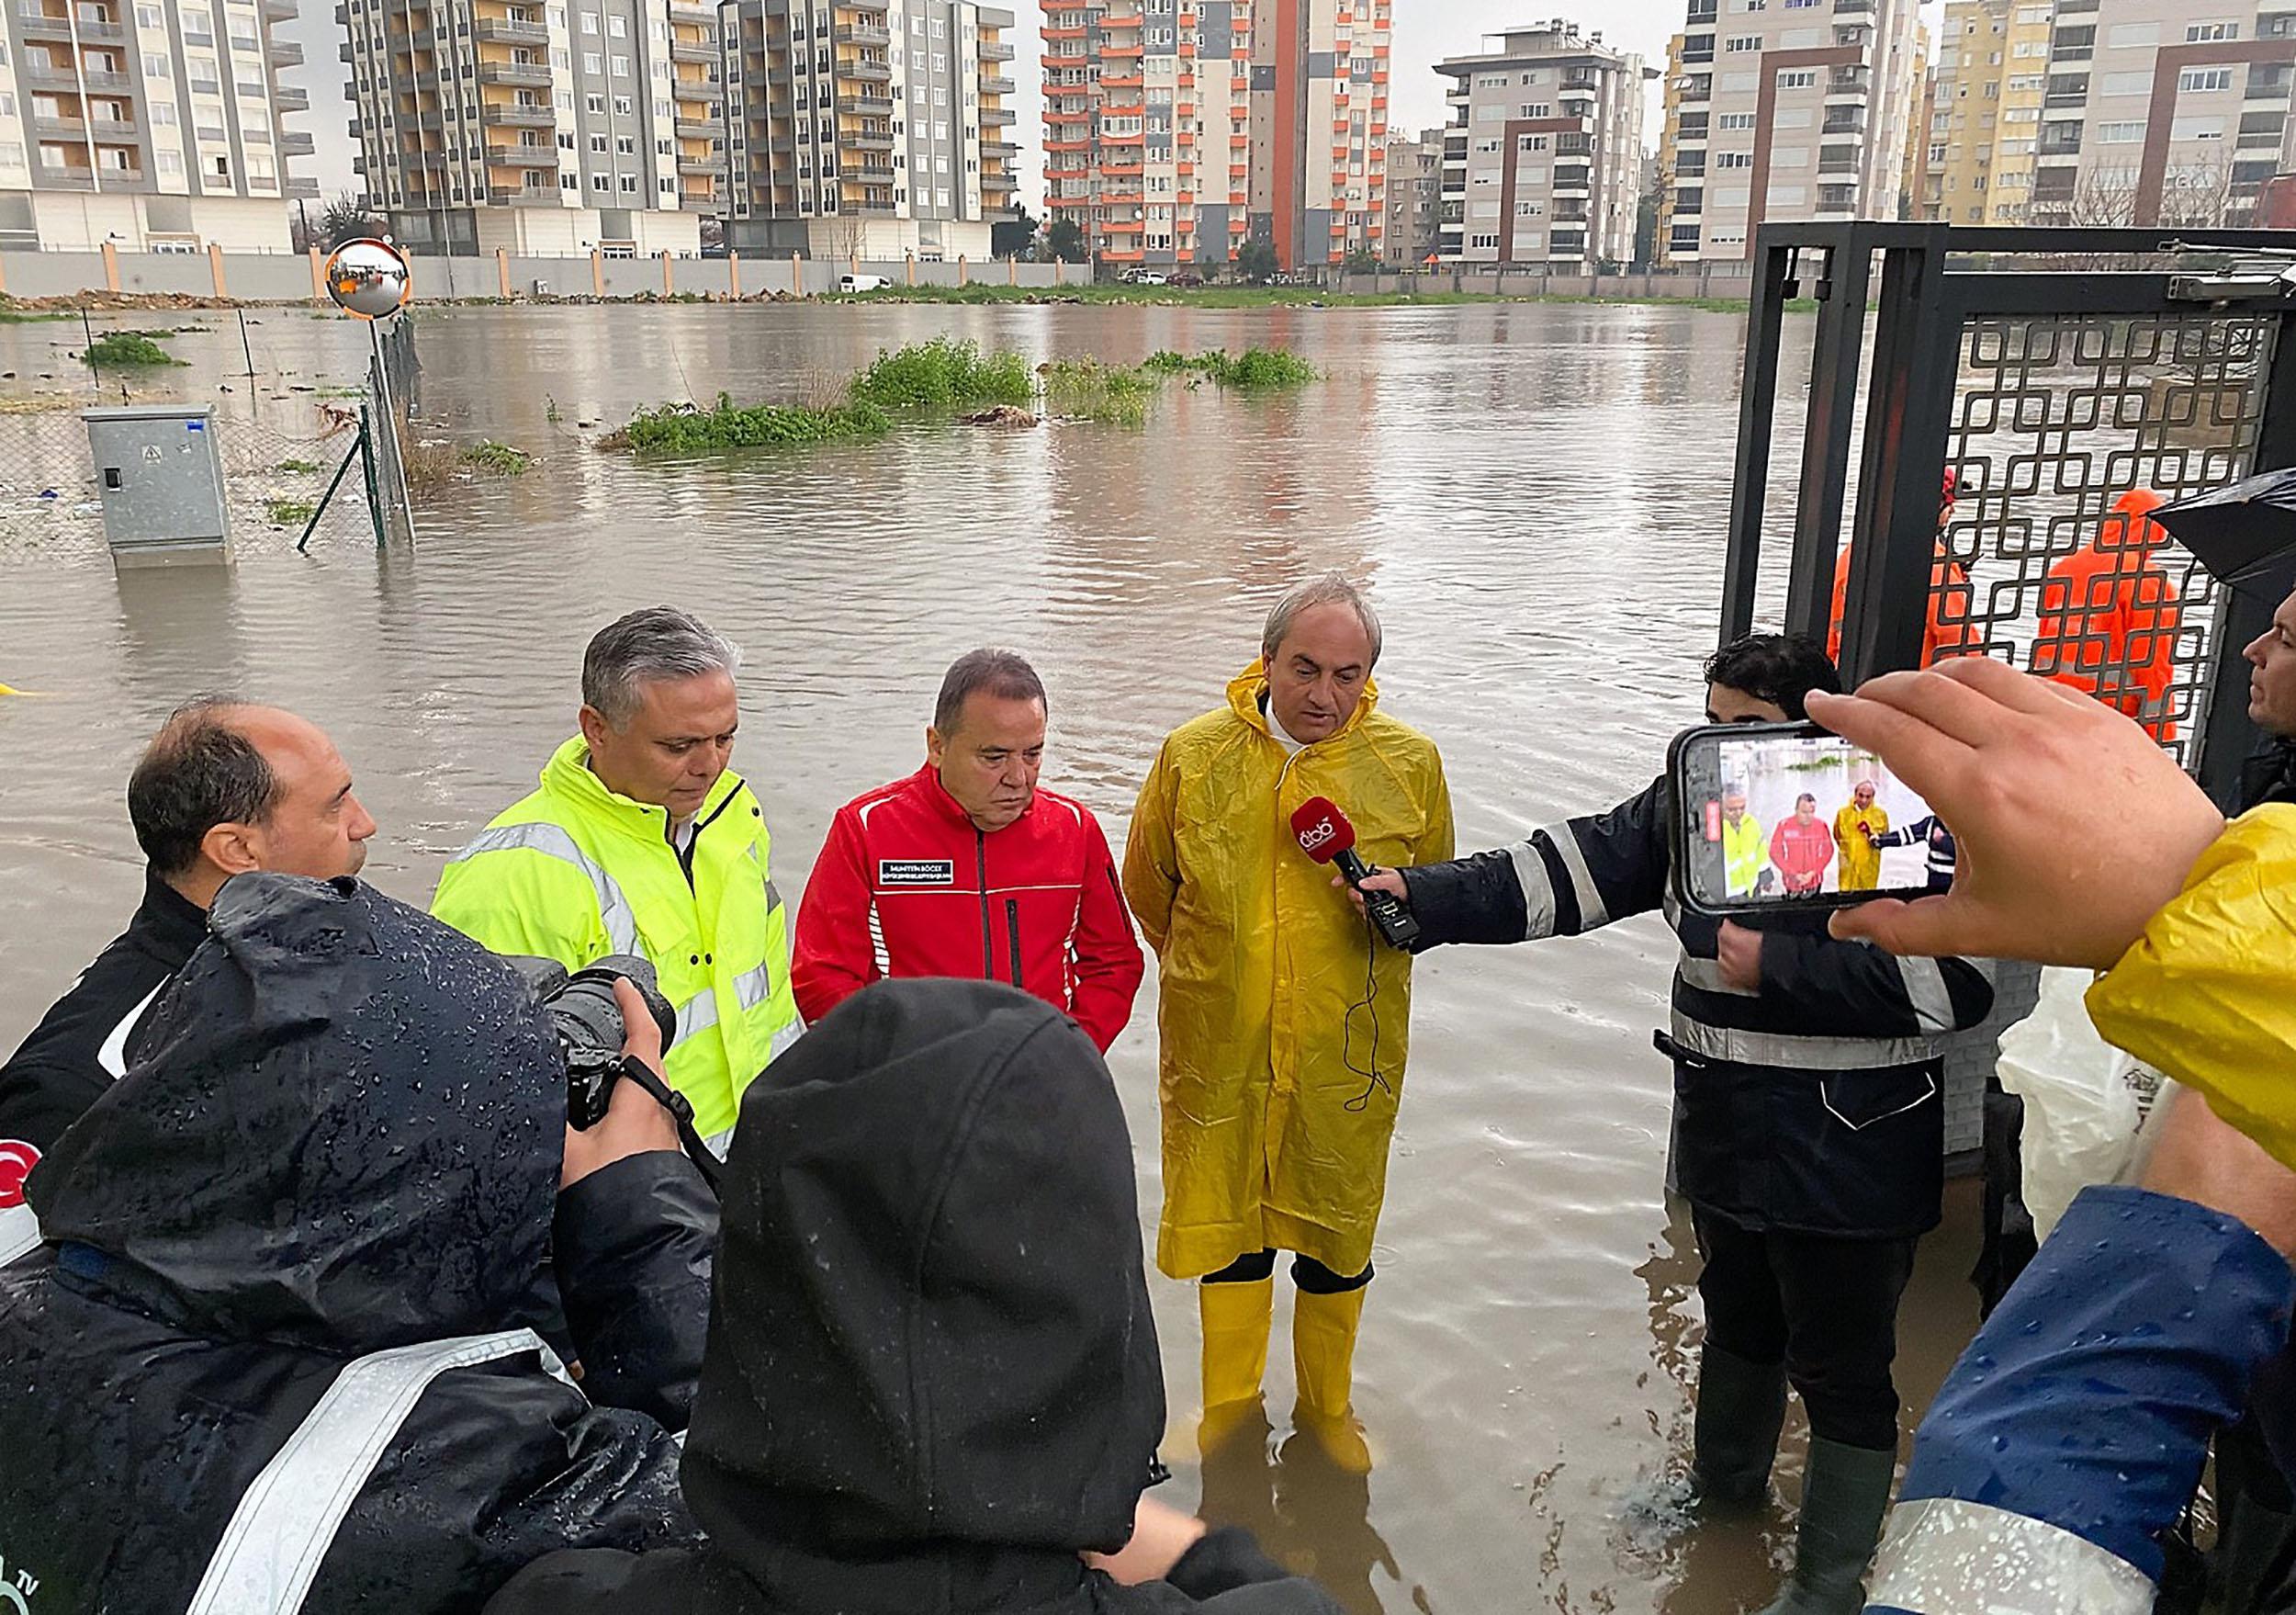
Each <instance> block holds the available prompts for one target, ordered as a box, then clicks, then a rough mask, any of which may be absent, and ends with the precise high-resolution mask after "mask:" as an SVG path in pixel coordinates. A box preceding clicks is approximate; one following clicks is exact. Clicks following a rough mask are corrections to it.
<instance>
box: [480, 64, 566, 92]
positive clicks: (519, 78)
mask: <svg viewBox="0 0 2296 1615" xmlns="http://www.w3.org/2000/svg"><path fill="white" fill-rule="evenodd" d="M478 82H479V83H480V84H482V85H531V86H532V87H534V88H535V89H542V90H546V89H548V88H549V87H550V69H549V66H548V65H547V64H546V63H544V62H480V63H478Z"/></svg>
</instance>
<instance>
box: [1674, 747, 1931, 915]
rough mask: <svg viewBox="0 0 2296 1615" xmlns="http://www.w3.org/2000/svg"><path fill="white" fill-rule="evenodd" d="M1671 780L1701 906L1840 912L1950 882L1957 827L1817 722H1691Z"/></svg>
mask: <svg viewBox="0 0 2296 1615" xmlns="http://www.w3.org/2000/svg"><path fill="white" fill-rule="evenodd" d="M1673 776H1674V792H1673V796H1674V804H1675V811H1676V819H1677V822H1676V827H1675V833H1676V838H1677V845H1676V847H1675V877H1676V884H1677V888H1678V890H1679V892H1680V895H1681V896H1682V898H1683V901H1684V902H1686V903H1687V904H1688V905H1689V906H1690V907H1692V908H1694V909H1701V910H1704V911H1705V912H1708V913H1722V914H1728V913H1742V912H1745V911H1747V910H1750V909H1765V908H1777V907H1784V906H1787V905H1795V904H1801V905H1809V906H1814V907H1822V908H1840V907H1841V906H1843V905H1845V904H1849V903H1858V902H1864V901H1867V900H1869V899H1871V898H1918V897H1922V896H1925V895H1927V894H1929V893H1930V892H1932V891H1936V890H1940V889H1942V887H1944V886H1946V885H1950V864H1951V858H1952V853H1951V848H1952V837H1951V832H1950V831H1947V830H1944V828H1943V826H1942V825H1941V823H1940V822H1939V821H1938V819H1937V818H1936V816H1935V815H1934V814H1932V813H1930V809H1929V807H1928V805H1927V804H1926V803H1924V802H1923V801H1922V800H1921V798H1920V797H1919V796H1916V795H1914V793H1913V791H1912V790H1911V789H1910V788H1909V787H1908V785H1906V784H1905V783H1904V782H1903V781H1901V780H1899V779H1898V778H1897V777H1896V775H1894V774H1891V773H1890V772H1889V770H1888V769H1887V768H1886V767H1885V766H1884V765H1883V764H1882V762H1881V761H1880V760H1879V759H1878V758H1876V757H1874V755H1873V754H1872V753H1871V752H1868V751H1862V750H1860V749H1859V748H1858V747H1856V746H1853V745H1852V744H1851V743H1850V742H1849V741H1848V740H1843V739H1841V737H1840V736H1839V735H1832V734H1828V733H1827V732H1826V731H1825V730H1823V729H1821V728H1818V727H1817V726H1816V725H1814V724H1737V725H1727V726H1722V727H1716V728H1700V729H1693V730H1691V731H1690V732H1689V733H1688V734H1686V735H1684V736H1683V737H1682V739H1680V740H1677V741H1676V742H1675V745H1674V757H1673ZM1941 858H1942V859H1943V861H1944V869H1943V871H1942V872H1941V869H1940V866H1939V865H1940V859H1941ZM1941 875H1942V877H1941Z"/></svg>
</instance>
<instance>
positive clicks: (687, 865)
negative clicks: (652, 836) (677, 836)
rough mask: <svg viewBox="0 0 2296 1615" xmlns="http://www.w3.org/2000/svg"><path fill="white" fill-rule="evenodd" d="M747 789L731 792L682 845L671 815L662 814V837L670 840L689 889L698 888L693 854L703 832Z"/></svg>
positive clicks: (690, 890)
mask: <svg viewBox="0 0 2296 1615" xmlns="http://www.w3.org/2000/svg"><path fill="white" fill-rule="evenodd" d="M747 789H748V785H747V784H745V785H743V786H742V787H741V790H737V791H733V792H731V793H729V794H728V795H727V796H726V799H725V800H724V801H723V802H720V803H719V804H718V805H717V811H716V812H715V813H713V814H711V815H710V816H709V817H708V818H707V819H703V821H702V822H701V823H699V824H697V825H695V826H694V827H693V833H692V835H690V836H688V837H686V844H685V845H684V846H682V847H681V846H680V845H678V843H677V841H675V840H674V839H673V827H672V826H671V824H670V815H669V814H667V813H664V814H663V815H662V821H661V831H662V839H663V840H664V841H669V842H670V855H671V856H673V857H674V858H676V859H677V860H678V867H679V869H680V870H681V871H682V872H683V873H684V875H685V877H686V890H687V891H689V892H692V891H694V890H695V889H696V888H695V887H694V884H693V854H694V851H695V849H697V848H698V847H700V846H701V844H702V832H703V830H707V829H709V827H710V826H711V825H713V824H715V823H716V822H717V821H718V820H719V819H723V818H724V817H725V816H726V808H730V807H732V806H733V805H734V802H735V800H736V798H737V797H738V796H740V795H741V791H742V790H747Z"/></svg>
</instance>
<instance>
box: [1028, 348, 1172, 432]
mask: <svg viewBox="0 0 2296 1615" xmlns="http://www.w3.org/2000/svg"><path fill="white" fill-rule="evenodd" d="M1042 375H1043V378H1044V405H1045V408H1046V409H1047V410H1048V411H1049V412H1052V413H1053V414H1056V415H1065V416H1067V417H1069V418H1070V419H1071V420H1078V421H1108V422H1112V423H1114V424H1118V425H1123V426H1137V425H1139V424H1141V423H1142V421H1144V420H1146V419H1147V418H1148V401H1149V399H1151V398H1152V397H1154V395H1155V391H1156V382H1157V378H1156V377H1155V376H1154V375H1151V374H1150V373H1149V371H1148V370H1147V369H1146V368H1145V367H1142V368H1140V369H1131V368H1128V367H1125V366H1122V365H1104V364H1102V363H1101V362H1100V361H1099V360H1097V359H1060V360H1056V361H1055V362H1053V363H1052V364H1050V365H1047V366H1045V367H1044V369H1043V372H1042Z"/></svg>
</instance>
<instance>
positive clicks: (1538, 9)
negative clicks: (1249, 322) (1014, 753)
mask: <svg viewBox="0 0 2296 1615" xmlns="http://www.w3.org/2000/svg"><path fill="white" fill-rule="evenodd" d="M301 6H302V11H301V15H300V16H298V17H297V18H296V20H295V21H294V22H293V23H291V24H288V25H287V26H286V28H285V32H286V34H287V38H289V39H291V40H296V41H298V43H300V44H301V45H302V47H303V52H304V64H303V65H302V66H301V67H299V68H289V69H288V70H287V73H286V74H285V77H286V79H287V83H289V84H291V85H302V86H303V87H304V88H305V89H307V90H309V91H310V97H311V109H310V112H309V113H308V114H306V115H303V116H299V117H298V118H296V119H294V120H293V121H292V122H291V123H290V124H289V125H288V127H290V128H296V129H304V130H310V133H311V136H312V139H313V141H314V142H315V143H316V145H317V146H318V149H319V150H318V158H317V164H316V168H315V169H313V168H310V167H306V168H304V169H303V170H302V172H305V173H313V172H315V173H316V174H317V175H318V178H319V183H320V186H321V188H322V189H323V190H324V191H325V192H326V193H327V194H328V195H329V196H332V195H333V194H334V193H335V192H337V191H344V190H355V189H356V188H357V187H358V176H357V175H355V174H354V173H353V172H352V170H351V137H350V135H349V133H348V130H347V124H348V120H349V118H350V107H349V104H348V103H347V102H345V101H344V100H343V74H344V73H346V72H347V71H348V69H346V68H345V67H344V66H343V63H342V62H341V61H340V60H339V59H338V57H337V54H336V48H337V47H338V46H339V45H340V44H341V43H342V39H343V32H342V28H341V27H340V25H338V24H337V23H336V21H335V12H334V0H301ZM1011 9H1012V11H1013V13H1014V15H1015V16H1016V17H1018V19H1019V20H1018V23H1017V25H1016V26H1015V28H1014V29H1013V33H1012V35H1011V36H1010V37H1011V39H1012V42H1013V47H1014V61H1013V64H1012V65H1013V77H1014V78H1015V79H1016V80H1017V81H1018V82H1019V86H1020V91H1019V95H1018V96H1015V97H1014V102H1015V107H1016V110H1018V111H1019V115H1020V117H1019V141H1020V145H1021V151H1022V154H1021V159H1020V166H1021V173H1022V178H1021V185H1020V195H1021V197H1022V198H1023V199H1024V200H1025V201H1027V202H1028V203H1029V204H1030V208H1031V209H1034V210H1037V211H1041V209H1038V208H1037V202H1038V198H1040V197H1041V194H1042V192H1041V181H1040V180H1039V179H1038V177H1037V168H1038V166H1039V163H1038V155H1037V146H1038V142H1039V141H1040V140H1041V130H1040V126H1039V124H1038V121H1037V120H1038V116H1039V111H1040V103H1041V96H1040V95H1039V94H1038V85H1039V81H1040V77H1041V73H1040V69H1039V65H1038V60H1037V59H1038V57H1039V55H1040V54H1041V49H1040V41H1039V40H1038V39H1037V34H1036V30H1037V23H1038V19H1039V15H1040V13H1039V9H1038V7H1037V6H1035V5H1033V4H1027V3H1025V0H1023V3H1016V4H1013V5H1012V6H1011ZM1924 9H1925V10H1927V11H1929V12H1930V13H1932V14H1934V13H1936V12H1939V11H1941V9H1942V6H1941V5H1939V4H1937V3H1935V0H1932V3H1931V4H1930V5H1928V6H1925V7H1924ZM1554 16H1566V17H1576V18H1577V19H1578V22H1579V26H1580V27H1581V28H1586V29H1588V30H1590V31H1594V30H1599V31H1600V32H1601V33H1602V35H1603V38H1604V41H1605V42H1606V43H1609V44H1613V45H1617V46H1620V47H1622V48H1624V49H1626V50H1629V51H1641V52H1642V54H1643V55H1644V56H1645V57H1647V58H1648V59H1649V62H1650V65H1652V66H1653V67H1659V68H1663V67H1664V66H1665V65H1666V41H1667V40H1668V38H1669V37H1670V36H1671V34H1672V33H1673V32H1674V30H1675V29H1676V28H1679V27H1680V26H1681V25H1682V19H1683V0H1575V3H1573V0H1528V3H1527V4H1524V5H1522V6H1512V5H1511V3H1510V0H1396V4H1395V60H1394V68H1393V73H1394V77H1393V80H1392V83H1391V88H1392V91H1393V95H1392V97H1391V104H1390V107H1389V126H1390V129H1392V130H1394V131H1395V132H1397V133H1399V134H1400V133H1402V132H1404V131H1406V130H1415V129H1425V128H1430V127H1432V126H1434V125H1435V124H1438V123H1441V122H1443V121H1444V115H1445V108H1444V105H1443V86H1444V85H1446V83H1448V82H1449V81H1447V80H1446V79H1443V78H1441V77H1438V76H1437V75H1436V74H1435V73H1434V72H1433V71H1432V67H1431V64H1432V63H1434V62H1438V61H1440V60H1441V59H1442V58H1444V57H1446V56H1462V55H1467V54H1469V53H1471V52H1473V51H1477V50H1480V48H1481V41H1482V37H1483V36H1484V35H1485V34H1487V33H1491V32H1495V31H1498V30H1500V29H1503V28H1507V27H1509V26H1511V25H1519V24H1522V23H1525V22H1532V21H1536V20H1539V19H1541V18H1544V17H1554ZM1930 20H1931V26H1932V28H1934V26H1935V23H1936V18H1935V17H1934V15H1933V16H1932V17H1931V19H1930ZM1650 105H1651V114H1650V119H1649V129H1648V130H1647V134H1648V137H1649V142H1650V144H1651V145H1653V146H1655V145H1656V144H1657V142H1658V96H1657V91H1656V87H1655V86H1653V89H1652V93H1651V101H1650Z"/></svg>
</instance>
